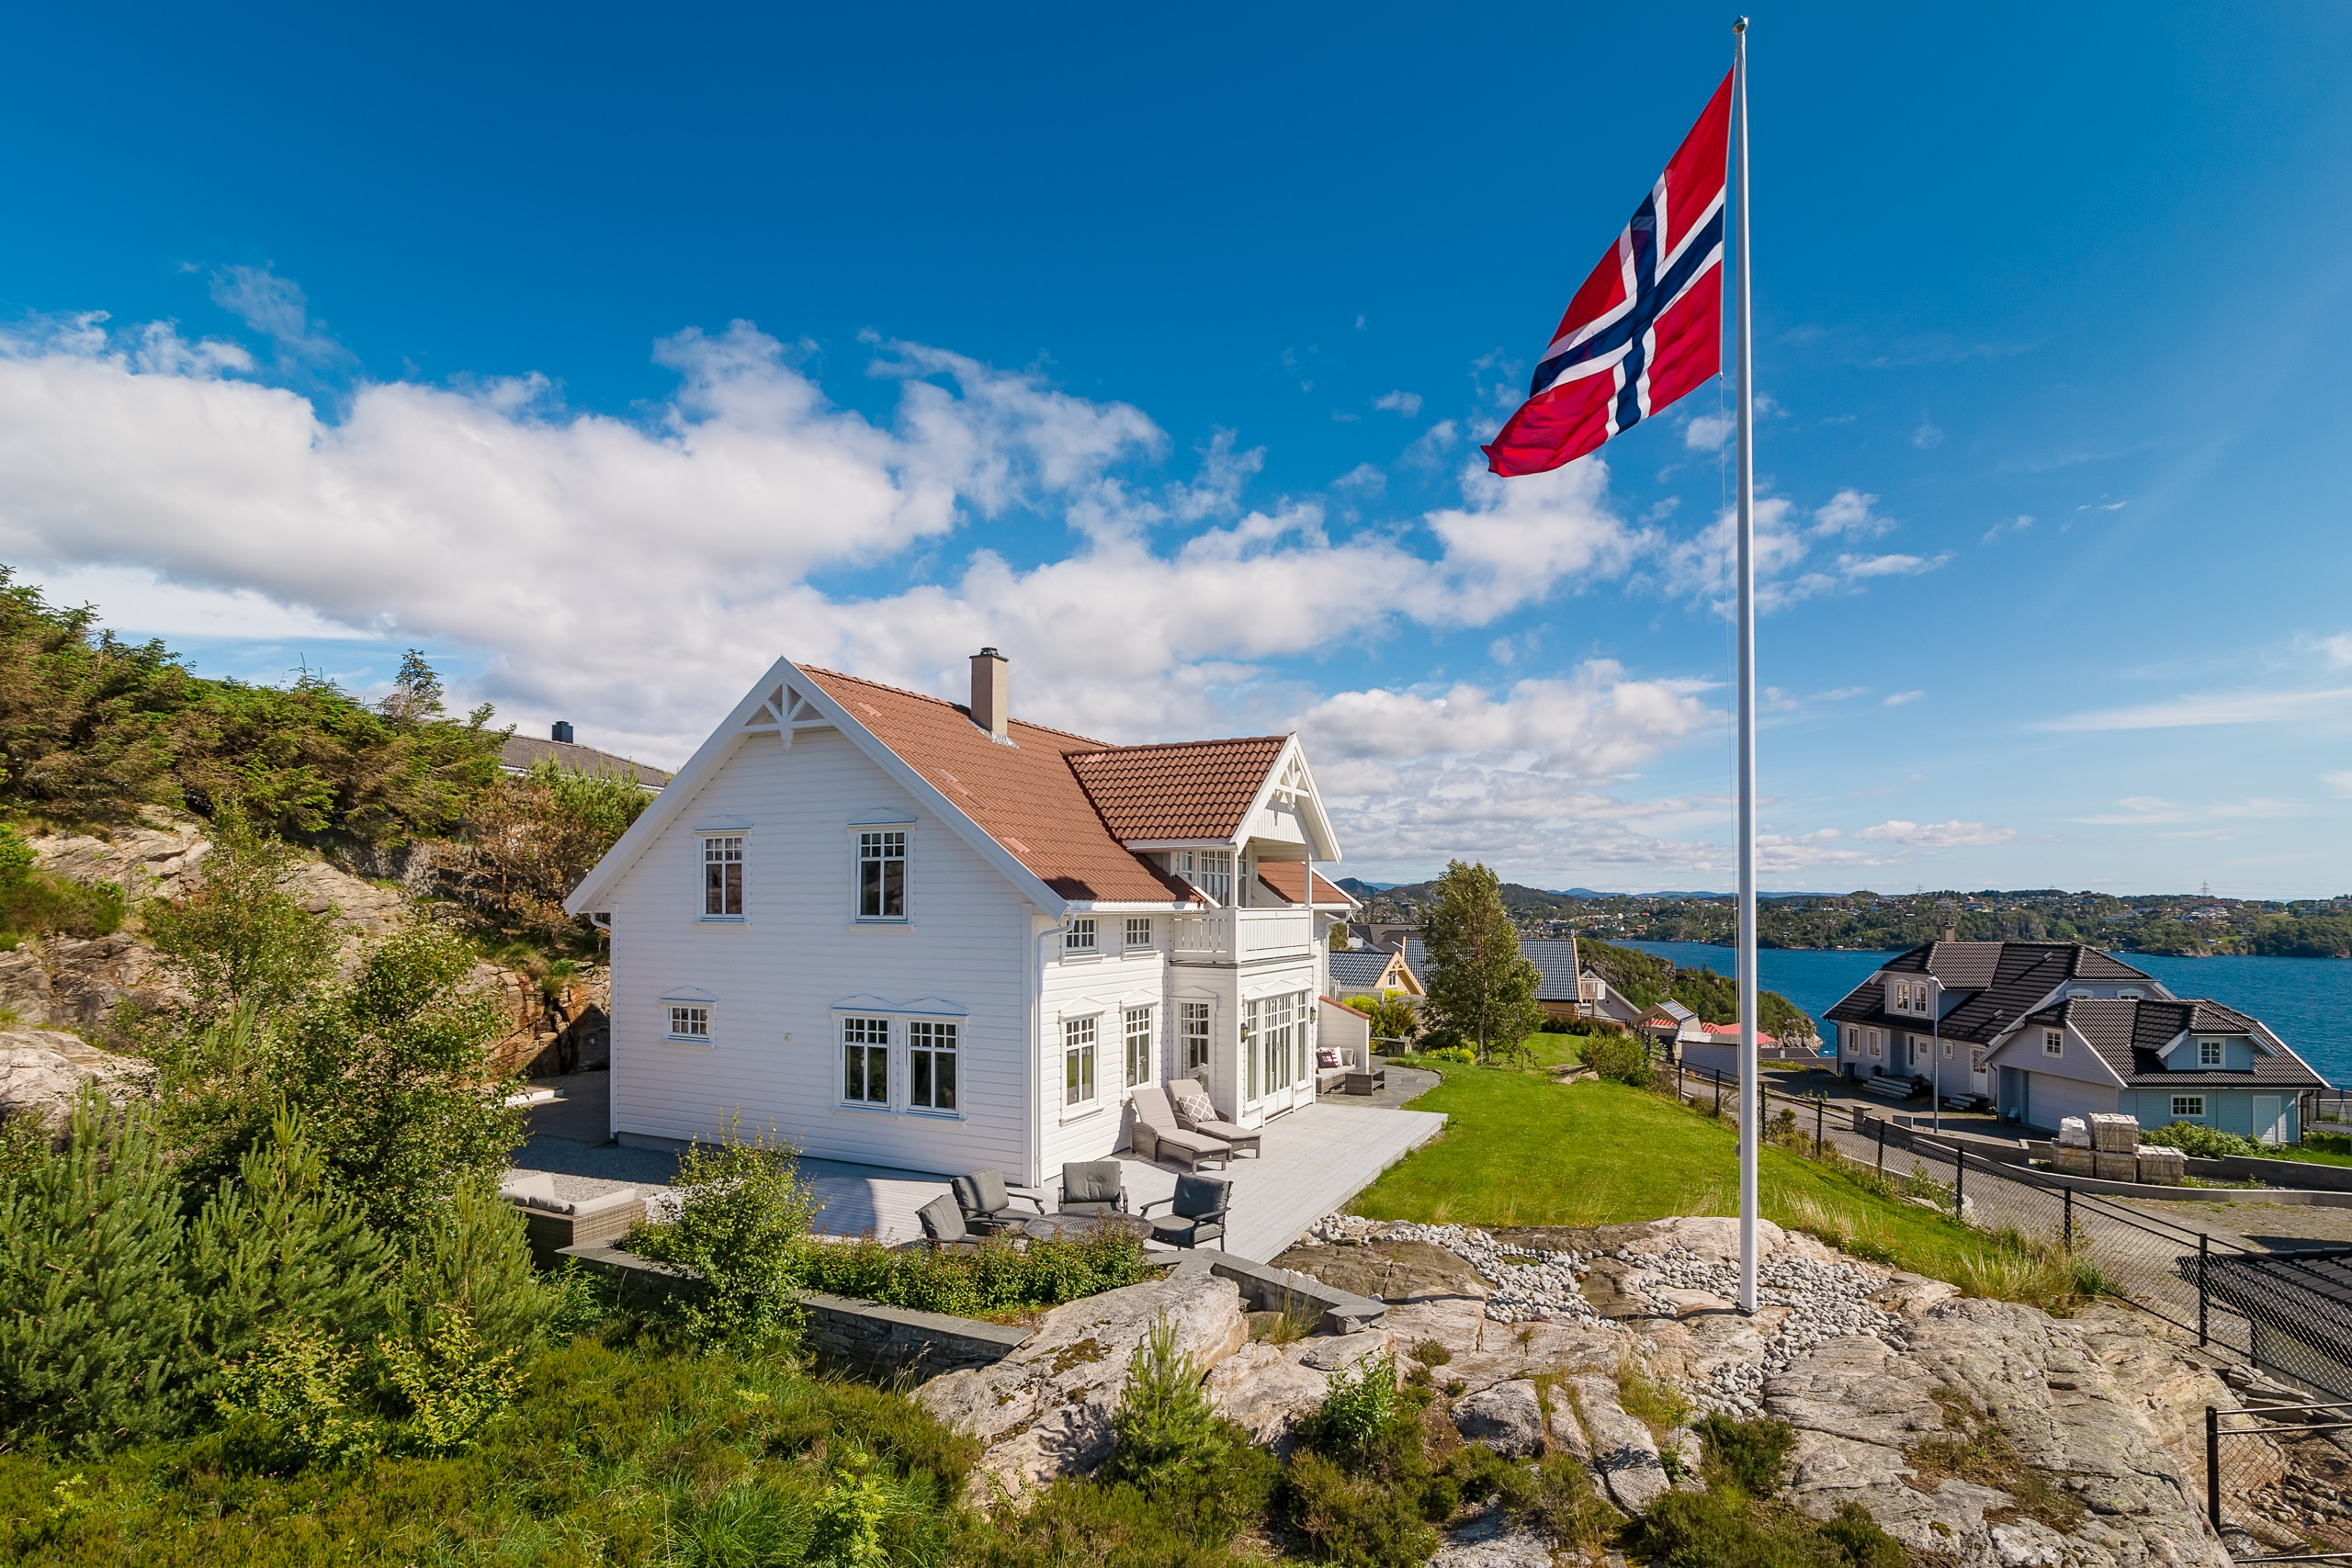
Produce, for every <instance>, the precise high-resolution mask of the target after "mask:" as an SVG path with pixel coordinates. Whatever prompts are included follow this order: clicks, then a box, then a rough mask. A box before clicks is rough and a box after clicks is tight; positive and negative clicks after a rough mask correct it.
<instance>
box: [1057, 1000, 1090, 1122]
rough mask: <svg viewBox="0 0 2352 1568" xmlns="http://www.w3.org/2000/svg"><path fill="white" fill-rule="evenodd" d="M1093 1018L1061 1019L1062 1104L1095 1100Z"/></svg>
mask: <svg viewBox="0 0 2352 1568" xmlns="http://www.w3.org/2000/svg"><path fill="white" fill-rule="evenodd" d="M1093 1103H1094V1020H1092V1019H1091V1018H1066V1019H1064V1020H1062V1106H1063V1109H1065V1110H1068V1109H1069V1108H1071V1107H1073V1106H1080V1105H1091V1104H1093Z"/></svg>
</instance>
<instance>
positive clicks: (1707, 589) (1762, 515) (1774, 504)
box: [1662, 489, 1951, 611]
mask: <svg viewBox="0 0 2352 1568" xmlns="http://www.w3.org/2000/svg"><path fill="white" fill-rule="evenodd" d="M1877 500H1878V497H1876V496H1874V495H1866V494H1864V493H1862V492H1861V491H1857V490H1852V489H1847V490H1841V491H1838V493H1837V494H1836V495H1834V496H1832V497H1831V498H1830V499H1829V501H1828V502H1826V503H1825V504H1823V505H1822V506H1820V507H1818V508H1816V509H1815V511H1814V512H1813V513H1812V514H1811V516H1810V518H1809V519H1808V520H1805V521H1802V522H1801V521H1800V520H1799V518H1798V516H1797V513H1796V508H1795V504H1794V503H1793V502H1791V501H1790V500H1789V499H1788V498H1787V497H1786V496H1772V495H1768V496H1763V497H1759V498H1758V501H1757V502H1756V511H1755V529H1756V551H1755V564H1756V604H1757V607H1758V609H1760V610H1765V611H1771V610H1780V609H1786V608H1787V607H1788V606H1790V605H1792V604H1802V603H1804V601H1805V600H1808V599H1814V598H1818V597H1820V596H1822V595H1824V594H1827V593H1836V592H1857V591H1859V589H1860V586H1861V585H1862V584H1863V583H1865V582H1867V581H1870V580H1871V579H1872V578H1879V577H1894V576H1916V575H1917V574H1918V573H1920V572H1927V571H1933V570H1936V569H1938V568H1939V567H1941V566H1943V565H1944V564H1945V563H1946V562H1948V561H1949V560H1950V559H1951V556H1950V555H1949V554H1945V555H1939V556H1934V557H1924V556H1914V555H1853V554H1841V555H1839V556H1838V557H1837V558H1835V560H1834V561H1832V562H1829V563H1827V564H1826V565H1823V564H1814V563H1813V562H1812V560H1811V558H1812V554H1813V550H1814V547H1815V545H1816V544H1817V543H1820V542H1822V541H1826V540H1830V539H1837V538H1842V537H1849V536H1860V537H1865V538H1866V537H1870V536H1875V535H1878V534H1883V533H1884V532H1886V531H1887V530H1888V529H1890V528H1892V527H1894V526H1895V525H1894V523H1893V522H1891V521H1890V520H1888V519H1886V518H1883V517H1881V516H1879V515H1878V514H1877V513H1874V512H1873V511H1872V510H1871V507H1872V506H1873V504H1874V503H1875V502H1877ZM1737 526H1738V522H1737V518H1736V515H1735V514H1734V513H1732V512H1731V511H1729V510H1725V511H1724V512H1722V513H1718V514H1717V515H1716V518H1715V520H1714V522H1713V523H1712V524H1710V525H1708V526H1707V527H1705V528H1703V529H1702V530H1701V531H1700V532H1699V533H1698V534H1696V535H1694V536H1691V537H1689V538H1686V539H1683V540H1680V541H1679V542H1677V543H1676V544H1674V545H1672V546H1670V547H1668V548H1667V549H1666V551H1665V552H1664V555H1663V557H1662V566H1663V569H1664V573H1665V581H1666V587H1667V591H1668V592H1670V593H1673V594H1676V595H1678V596H1688V597H1691V598H1697V599H1706V600H1712V601H1713V603H1714V604H1715V605H1716V607H1717V608H1718V609H1727V608H1728V607H1729V606H1730V604H1731V602H1732V599H1733V596H1734V593H1735V589H1734V585H1733V581H1732V574H1733V571H1734V570H1735V568H1736V564H1737V553H1736V546H1737V540H1738V536H1737V532H1736V530H1737Z"/></svg>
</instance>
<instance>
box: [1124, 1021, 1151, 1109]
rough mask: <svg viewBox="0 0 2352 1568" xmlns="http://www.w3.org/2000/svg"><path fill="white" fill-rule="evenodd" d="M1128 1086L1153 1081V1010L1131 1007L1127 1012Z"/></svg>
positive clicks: (1131, 1087)
mask: <svg viewBox="0 0 2352 1568" xmlns="http://www.w3.org/2000/svg"><path fill="white" fill-rule="evenodd" d="M1125 1021H1126V1026H1127V1027H1126V1043H1127V1051H1126V1067H1127V1087H1128V1088H1130V1089H1133V1088H1134V1087H1135V1086H1136V1085H1137V1084H1145V1083H1149V1082H1150V1081H1151V1010H1150V1009H1149V1008H1129V1009H1128V1010H1127V1014H1126V1020H1125Z"/></svg>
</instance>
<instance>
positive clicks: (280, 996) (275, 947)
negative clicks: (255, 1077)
mask: <svg viewBox="0 0 2352 1568" xmlns="http://www.w3.org/2000/svg"><path fill="white" fill-rule="evenodd" d="M301 864H302V856H301V852H300V851H298V850H296V849H295V848H294V847H293V846H292V845H290V844H288V843H286V842H284V841H283V840H279V839H276V838H273V837H271V836H270V835H268V834H266V833H264V832H262V831H261V830H260V829H257V828H255V827H254V825H253V823H252V822H251V821H249V820H247V818H246V817H245V814H244V812H243V809H242V808H240V807H238V806H237V805H236V804H235V803H234V802H224V803H223V804H222V806H221V807H220V811H219V814H218V815H217V816H215V817H214V818H213V822H212V847H211V848H210V849H209V851H208V852H206V854H205V857H204V861H203V863H202V865H201V866H200V867H199V869H198V876H197V885H196V888H195V891H193V892H191V893H189V894H188V895H187V897H183V898H180V899H178V900H176V901H175V902H173V903H170V904H164V905H160V906H157V907H154V908H150V909H149V910H148V911H147V913H146V915H145V917H144V919H145V924H146V928H147V937H148V940H149V941H151V942H153V943H154V944H155V947H156V950H157V951H158V952H159V953H162V954H163V958H164V964H165V965H166V966H167V967H168V968H169V969H171V971H172V972H173V973H174V974H175V975H176V976H178V977H179V979H180V981H181V983H182V984H184V985H186V986H187V988H188V990H189V992H190V994H192V995H193V996H194V997H195V998H196V1013H197V1017H198V1019H199V1020H211V1019H216V1018H219V1017H220V1016H222V1015H223V1014H225V1013H228V1012H231V1011H233V1010H236V1009H238V1008H250V1009H253V1010H256V1011H258V1012H261V1013H263V1014H269V1013H275V1012H278V1011H281V1010H285V1009H287V1008H289V1007H291V1006H293V1005H294V1004H295V1003H296V1002H298V1001H300V999H301V998H303V997H305V996H306V995H308V994H309V993H310V991H311V988H312V987H315V986H317V985H318V984H319V982H320V981H322V980H323V979H324V978H326V976H328V975H330V974H332V973H333V972H334V959H335V950H336V948H337V947H338V946H339V945H340V943H341V938H340V935H339V933H338V932H337V931H336V929H335V922H334V919H333V918H332V917H333V910H332V908H330V909H329V910H327V911H326V912H325V913H322V914H316V915H314V914H311V913H308V912H307V911H305V910H304V909H303V908H302V906H301V903H300V901H299V900H297V899H296V898H295V897H294V895H293V894H292V893H291V892H290V891H289V889H290V887H291V886H292V884H293V880H294V875H295V874H296V873H297V872H298V871H300V869H301Z"/></svg>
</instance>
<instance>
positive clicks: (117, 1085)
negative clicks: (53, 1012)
mask: <svg viewBox="0 0 2352 1568" xmlns="http://www.w3.org/2000/svg"><path fill="white" fill-rule="evenodd" d="M141 1076H142V1075H141V1066H140V1064H139V1063H137V1062H134V1061H132V1060H130V1058H129V1057H127V1056H117V1055H111V1054H110V1053H108V1052H105V1051H101V1050H99V1049H98V1048H97V1047H96V1046H95V1045H92V1044H90V1043H88V1042H87V1041H85V1040H84V1039H82V1038H81V1037H80V1036H79V1035H74V1034H66V1033H62V1032H58V1031H55V1030H48V1029H9V1030H0V1122H9V1121H14V1120H15V1119H17V1118H18V1117H26V1118H29V1119H30V1120H31V1121H33V1122H36V1123H37V1124H39V1125H40V1126H41V1127H43V1128H46V1129H47V1130H48V1131H50V1132H51V1133H52V1134H54V1133H56V1132H58V1131H59V1130H60V1129H61V1128H62V1126H63V1125H64V1123H65V1121H66V1119H67V1118H68V1117H70V1116H71V1115H72V1114H73V1113H74V1101H75V1100H78V1099H79V1098H80V1097H81V1094H82V1091H83V1090H84V1089H88V1088H92V1087H95V1088H96V1089H100V1090H102V1091H103V1092H104V1093H105V1094H106V1095H107V1098H108V1099H110V1100H116V1101H118V1102H119V1101H120V1100H123V1099H124V1098H125V1097H126V1096H128V1095H130V1094H132V1093H134V1092H136V1091H137V1090H138V1089H139V1088H140V1085H141Z"/></svg>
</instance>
